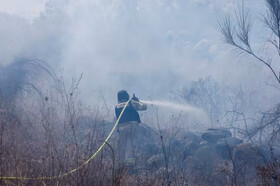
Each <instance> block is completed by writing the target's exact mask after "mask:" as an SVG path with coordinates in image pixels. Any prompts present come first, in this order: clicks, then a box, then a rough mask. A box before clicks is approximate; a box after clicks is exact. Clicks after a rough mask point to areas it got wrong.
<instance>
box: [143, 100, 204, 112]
mask: <svg viewBox="0 0 280 186" xmlns="http://www.w3.org/2000/svg"><path fill="white" fill-rule="evenodd" d="M141 102H143V103H146V104H149V105H152V106H153V105H155V106H160V107H166V108H170V109H173V110H180V111H186V112H204V111H203V110H201V109H199V108H197V107H194V106H192V105H190V104H187V103H185V104H184V105H183V104H178V103H173V102H170V101H160V100H153V101H147V100H141Z"/></svg>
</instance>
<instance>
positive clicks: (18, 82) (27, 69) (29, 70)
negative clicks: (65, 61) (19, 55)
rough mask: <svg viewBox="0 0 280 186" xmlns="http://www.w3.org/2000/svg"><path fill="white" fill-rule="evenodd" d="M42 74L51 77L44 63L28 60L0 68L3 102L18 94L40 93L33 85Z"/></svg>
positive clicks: (50, 71) (17, 61) (0, 89)
mask: <svg viewBox="0 0 280 186" xmlns="http://www.w3.org/2000/svg"><path fill="white" fill-rule="evenodd" d="M43 74H48V75H50V76H53V75H54V73H53V72H52V69H51V68H50V67H49V66H48V65H47V64H46V63H44V62H42V61H39V60H30V59H17V60H15V61H14V62H12V63H10V64H8V65H5V66H0V95H1V97H2V98H3V99H4V100H12V99H13V98H15V96H16V95H17V93H18V92H20V91H23V90H33V91H36V92H37V93H40V91H39V89H38V88H37V87H36V85H35V84H34V83H35V82H36V81H35V79H37V78H38V77H40V76H42V75H43Z"/></svg>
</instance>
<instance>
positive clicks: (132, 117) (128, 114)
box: [115, 90, 147, 163]
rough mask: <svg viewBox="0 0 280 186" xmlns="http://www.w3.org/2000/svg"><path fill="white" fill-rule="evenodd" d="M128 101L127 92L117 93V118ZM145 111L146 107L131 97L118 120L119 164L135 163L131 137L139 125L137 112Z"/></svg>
mask: <svg viewBox="0 0 280 186" xmlns="http://www.w3.org/2000/svg"><path fill="white" fill-rule="evenodd" d="M129 100H130V99H129V95H128V93H127V91H125V90H121V91H119V92H118V104H117V106H116V107H115V113H116V117H117V118H118V117H119V115H120V113H121V112H122V110H123V108H124V106H125V104H126V102H127V101H129ZM146 109H147V105H146V104H145V103H142V102H140V101H139V99H138V98H137V97H135V95H133V97H132V99H131V100H130V101H129V103H128V105H127V107H126V109H125V110H124V112H123V115H122V117H121V118H120V121H119V141H118V148H119V158H120V162H121V163H135V154H134V148H133V147H134V144H133V136H134V135H136V133H137V127H138V124H139V123H141V120H140V116H139V114H138V111H142V110H146Z"/></svg>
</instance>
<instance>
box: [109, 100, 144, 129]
mask: <svg viewBox="0 0 280 186" xmlns="http://www.w3.org/2000/svg"><path fill="white" fill-rule="evenodd" d="M125 104H126V102H121V103H119V104H117V106H116V107H115V114H116V117H117V118H118V117H119V116H120V114H121V112H122V109H123V108H124V106H125ZM146 109H147V105H146V104H145V103H142V102H138V101H134V100H130V101H129V103H128V105H127V107H126V109H125V110H124V113H123V115H122V117H121V119H120V121H119V124H122V123H126V122H130V121H136V122H137V123H140V122H141V120H140V116H139V114H138V112H137V111H141V110H146Z"/></svg>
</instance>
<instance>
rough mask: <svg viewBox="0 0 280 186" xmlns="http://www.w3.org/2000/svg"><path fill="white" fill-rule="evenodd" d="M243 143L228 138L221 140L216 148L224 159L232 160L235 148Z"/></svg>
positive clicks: (236, 139)
mask: <svg viewBox="0 0 280 186" xmlns="http://www.w3.org/2000/svg"><path fill="white" fill-rule="evenodd" d="M240 143H242V140H240V139H238V138H234V137H227V138H222V139H219V140H218V141H217V142H216V144H215V146H216V150H217V153H218V154H219V155H220V156H221V157H222V158H223V159H227V160H229V159H231V157H232V155H233V148H234V147H235V146H237V145H238V144H240Z"/></svg>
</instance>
